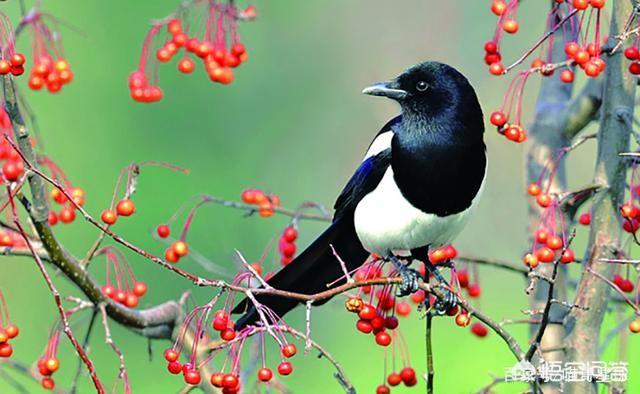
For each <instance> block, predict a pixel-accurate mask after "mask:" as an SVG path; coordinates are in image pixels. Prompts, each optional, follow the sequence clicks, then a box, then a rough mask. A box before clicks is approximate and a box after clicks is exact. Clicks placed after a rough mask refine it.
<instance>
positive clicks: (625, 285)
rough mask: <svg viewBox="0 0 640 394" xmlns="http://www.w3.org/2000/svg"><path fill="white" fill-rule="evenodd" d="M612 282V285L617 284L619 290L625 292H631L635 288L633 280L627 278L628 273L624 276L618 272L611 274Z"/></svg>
mask: <svg viewBox="0 0 640 394" xmlns="http://www.w3.org/2000/svg"><path fill="white" fill-rule="evenodd" d="M612 282H613V284H614V285H616V286H618V288H619V289H620V291H623V292H625V293H633V290H634V289H635V286H634V284H633V282H632V281H631V279H629V275H628V273H627V277H626V278H624V277H623V276H622V275H620V274H615V275H613V280H612Z"/></svg>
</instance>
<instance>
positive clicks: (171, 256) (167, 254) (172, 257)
mask: <svg viewBox="0 0 640 394" xmlns="http://www.w3.org/2000/svg"><path fill="white" fill-rule="evenodd" d="M164 259H165V260H167V261H168V262H170V263H177V262H178V261H179V260H180V256H178V255H177V254H176V252H175V251H174V250H173V248H167V249H166V250H165V251H164Z"/></svg>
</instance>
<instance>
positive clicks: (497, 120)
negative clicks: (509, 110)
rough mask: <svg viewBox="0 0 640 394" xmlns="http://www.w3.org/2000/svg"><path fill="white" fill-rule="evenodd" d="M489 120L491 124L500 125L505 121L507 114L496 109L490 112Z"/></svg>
mask: <svg viewBox="0 0 640 394" xmlns="http://www.w3.org/2000/svg"><path fill="white" fill-rule="evenodd" d="M489 120H490V121H491V124H492V125H494V126H497V127H502V126H504V125H505V123H507V116H506V115H505V114H504V113H502V112H500V111H496V112H494V113H492V114H491V117H490V118H489Z"/></svg>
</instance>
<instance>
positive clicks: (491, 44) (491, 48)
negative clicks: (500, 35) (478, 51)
mask: <svg viewBox="0 0 640 394" xmlns="http://www.w3.org/2000/svg"><path fill="white" fill-rule="evenodd" d="M484 51H485V52H487V53H498V44H497V43H496V42H495V41H487V42H486V43H485V44H484Z"/></svg>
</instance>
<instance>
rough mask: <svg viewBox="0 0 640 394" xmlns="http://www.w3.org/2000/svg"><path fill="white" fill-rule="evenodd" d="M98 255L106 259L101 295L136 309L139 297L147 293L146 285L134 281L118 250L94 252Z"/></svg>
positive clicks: (107, 248)
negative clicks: (104, 279)
mask: <svg viewBox="0 0 640 394" xmlns="http://www.w3.org/2000/svg"><path fill="white" fill-rule="evenodd" d="M99 255H104V256H105V257H106V259H107V264H106V273H107V274H106V284H105V285H104V286H102V294H103V295H104V296H105V297H107V298H110V299H112V300H114V301H116V302H117V303H119V304H122V305H125V306H127V307H128V308H135V307H137V306H138V303H139V302H140V297H142V296H144V295H145V294H146V293H147V284H146V283H144V282H142V281H138V280H136V277H135V276H134V274H133V270H132V269H131V266H130V265H129V262H128V261H127V259H126V258H125V256H124V255H123V254H122V252H121V251H120V250H118V249H115V248H113V247H110V246H107V247H105V248H102V249H100V250H99V251H98V252H96V256H99ZM114 276H115V278H114Z"/></svg>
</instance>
